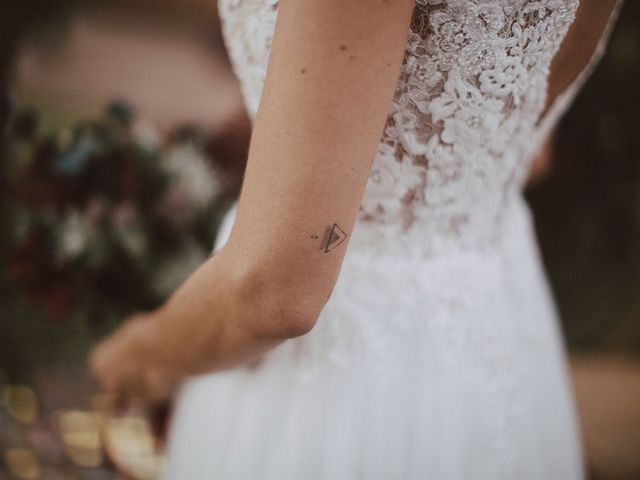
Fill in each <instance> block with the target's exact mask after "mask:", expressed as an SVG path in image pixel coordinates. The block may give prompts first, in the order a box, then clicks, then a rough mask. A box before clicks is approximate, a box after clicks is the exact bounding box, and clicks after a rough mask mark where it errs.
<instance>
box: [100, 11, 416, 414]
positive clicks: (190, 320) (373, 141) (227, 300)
mask: <svg viewBox="0 0 640 480" xmlns="http://www.w3.org/2000/svg"><path fill="white" fill-rule="evenodd" d="M413 6H414V4H413V0H323V1H317V0H281V2H280V4H279V6H278V17H277V21H276V25H275V32H274V37H273V42H272V46H271V54H270V59H269V64H268V69H267V75H266V79H265V84H264V90H263V94H262V97H261V101H260V105H259V109H258V112H257V115H256V119H255V123H254V129H253V133H252V137H251V142H250V148H249V155H248V160H247V168H246V172H245V177H244V181H243V187H242V191H241V194H240V199H239V204H238V211H237V216H236V219H235V223H234V226H233V230H232V232H231V235H230V238H229V240H228V241H227V243H226V244H225V245H224V247H223V248H222V249H221V250H219V251H218V253H216V255H214V256H213V257H211V258H210V259H209V260H207V261H206V262H205V263H204V264H203V265H201V266H200V268H198V269H197V270H196V271H195V272H194V273H193V274H192V275H191V276H190V277H189V278H188V279H187V280H186V281H185V282H184V283H183V284H182V285H181V286H180V287H179V288H178V289H177V290H176V292H175V293H174V294H173V295H172V296H171V297H170V298H169V299H168V300H167V302H166V303H165V304H164V305H163V306H162V307H160V308H159V309H158V310H156V311H153V312H149V313H146V314H140V315H136V316H134V317H132V318H131V319H129V320H128V321H127V322H125V324H124V325H123V326H122V327H121V328H120V329H119V330H117V331H116V332H115V333H114V334H112V335H111V336H110V337H108V338H107V339H106V340H104V341H103V342H102V343H101V344H99V345H98V346H97V348H96V349H95V350H94V351H93V352H92V354H91V356H90V366H91V370H92V372H93V374H94V376H95V377H96V378H97V379H98V381H99V382H100V384H101V385H102V386H103V388H104V389H105V390H106V391H107V392H111V393H114V394H116V395H120V396H122V395H127V396H135V397H142V398H144V399H146V400H150V401H162V400H163V399H165V398H166V397H167V396H169V395H170V393H171V391H172V390H173V388H174V387H175V385H176V384H177V382H179V381H180V380H181V379H182V378H184V377H185V376H187V375H192V374H196V373H206V372H214V371H219V370H222V369H227V368H232V367H235V366H238V365H241V364H245V363H249V362H253V361H255V360H256V359H257V358H259V357H260V355H261V354H263V353H265V352H267V351H268V350H270V349H272V348H274V347H275V346H277V345H279V344H280V343H282V342H283V341H285V340H287V339H289V338H294V337H297V336H300V335H304V334H306V333H308V332H309V331H310V330H311V329H312V328H313V326H314V325H315V323H316V321H317V319H318V316H319V314H320V312H321V310H322V308H323V306H324V305H325V304H326V302H327V300H328V299H329V297H330V296H331V293H332V291H333V288H334V285H335V283H336V280H337V278H338V274H339V271H340V267H341V265H342V261H343V258H344V254H345V252H346V249H347V246H348V243H349V237H350V233H351V231H352V229H353V226H354V224H355V220H356V216H357V214H358V211H359V206H360V202H361V199H362V196H363V193H364V189H365V186H366V183H367V179H368V175H369V171H370V169H371V163H372V161H373V158H374V156H375V151H376V148H377V145H378V142H379V140H380V138H381V135H382V129H383V127H384V123H385V119H386V114H387V112H388V108H389V106H390V104H391V100H392V98H393V92H394V90H395V85H396V82H397V79H398V76H399V73H400V67H401V63H402V58H403V54H404V48H405V43H406V37H407V34H408V29H409V23H410V19H411V12H412V9H413ZM332 230H333V231H334V233H335V234H336V235H334V238H333V240H332V239H331V231H332Z"/></svg>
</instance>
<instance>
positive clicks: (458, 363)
mask: <svg viewBox="0 0 640 480" xmlns="http://www.w3.org/2000/svg"><path fill="white" fill-rule="evenodd" d="M233 216H234V211H233V210H232V211H231V212H230V213H229V214H228V215H227V217H226V219H225V221H224V223H223V226H222V229H221V234H220V238H219V240H218V242H217V246H218V247H219V246H220V245H221V244H222V243H224V241H226V236H227V235H228V233H229V229H230V226H231V222H232V221H233ZM357 228H358V227H356V230H357ZM356 230H354V237H355V236H356V235H358V233H357V232H356ZM502 237H503V239H504V240H503V241H502V242H501V243H500V247H499V248H496V249H494V250H492V251H487V250H483V251H481V252H480V251H478V252H474V251H466V252H458V253H455V254H451V255H442V256H436V257H430V258H423V259H416V258H414V257H413V256H405V257H403V256H402V255H398V254H393V255H391V254H390V255H389V256H385V255H381V254H380V253H379V252H376V253H375V255H374V254H372V252H370V251H368V250H367V249H366V248H360V246H359V244H360V243H362V242H359V241H358V239H355V238H354V240H355V242H353V243H354V246H353V248H352V247H349V249H348V251H347V254H346V257H345V261H344V264H343V267H342V270H341V273H340V277H339V279H338V283H337V284H336V287H335V289H334V293H333V295H332V297H331V299H330V300H329V302H328V304H327V305H326V307H325V308H324V310H323V311H322V314H321V316H320V318H319V319H318V323H317V324H316V326H315V327H314V329H313V330H312V331H311V332H310V333H309V334H307V335H305V336H303V337H298V338H295V339H291V340H287V341H286V342H284V343H283V344H281V345H280V346H278V347H277V348H275V349H273V350H272V351H270V352H269V353H267V354H266V355H265V356H264V357H263V359H262V361H261V363H260V364H259V365H258V366H256V367H253V368H250V367H248V366H247V367H239V368H236V369H233V370H228V371H224V372H219V373H215V374H210V375H202V376H197V377H192V378H190V379H188V380H186V381H185V382H184V383H183V385H182V386H181V388H180V390H179V392H178V395H177V399H176V406H175V410H174V415H173V418H172V420H171V424H170V428H169V439H168V444H167V454H168V468H167V471H166V474H165V480H218V479H220V480H294V479H295V480H301V479H304V480H356V479H363V480H414V479H422V480H458V479H460V480H461V479H474V480H489V479H491V480H496V479H509V480H514V479H532V480H533V479H536V480H540V479H545V480H582V479H583V478H584V472H583V460H582V454H581V444H580V440H579V428H578V425H577V423H576V416H575V412H574V402H573V396H572V391H571V388H570V380H569V377H568V370H567V364H566V355H565V350H564V345H563V341H562V336H561V331H560V329H559V325H558V320H557V315H556V312H555V309H554V304H553V301H552V298H551V296H550V293H549V290H548V286H547V283H546V278H545V276H544V272H543V270H542V268H541V263H540V258H539V253H538V250H537V245H536V243H535V239H534V234H533V229H532V224H531V218H530V214H529V211H528V209H527V207H526V205H525V204H524V203H523V201H521V200H518V201H517V202H515V204H514V206H513V208H512V210H511V212H510V214H509V218H508V221H507V222H506V223H505V226H504V235H502ZM363 239H364V238H363ZM364 240H366V239H364Z"/></svg>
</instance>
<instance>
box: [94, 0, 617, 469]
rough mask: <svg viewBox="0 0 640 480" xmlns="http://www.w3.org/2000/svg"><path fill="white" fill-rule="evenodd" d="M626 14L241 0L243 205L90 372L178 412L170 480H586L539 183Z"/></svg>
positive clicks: (590, 5) (225, 0)
mask: <svg viewBox="0 0 640 480" xmlns="http://www.w3.org/2000/svg"><path fill="white" fill-rule="evenodd" d="M278 3H279V4H278ZM618 3H619V2H615V1H614V0H582V1H579V0H375V1H374V0H359V1H355V0H321V1H319V0H280V2H278V0H219V7H220V16H221V20H222V26H223V34H224V39H225V43H226V46H227V49H228V51H229V54H230V57H231V60H232V63H233V68H234V71H235V73H236V75H237V76H238V78H239V81H240V83H241V87H242V91H243V95H244V100H245V104H246V107H247V109H248V112H249V114H250V116H251V118H252V119H253V122H254V123H253V125H254V128H253V133H252V137H251V144H250V149H249V156H248V164H247V169H246V173H245V176H244V180H243V187H242V191H241V195H240V198H239V201H238V203H237V205H236V206H235V207H234V208H233V209H232V210H231V211H230V212H229V213H228V214H227V216H226V218H225V220H224V222H223V225H222V227H221V231H220V236H219V238H218V241H217V243H216V246H215V254H214V255H212V256H211V257H210V258H209V259H208V260H207V261H206V262H205V263H204V264H203V265H202V266H201V267H200V268H198V269H197V270H196V271H195V272H194V273H193V274H192V275H191V276H190V278H188V279H187V280H186V281H185V282H184V283H183V284H182V285H181V286H180V288H179V289H178V290H177V291H176V292H175V293H174V294H173V295H172V296H171V297H170V298H169V299H168V301H167V302H166V303H165V304H164V305H163V306H162V307H161V308H159V309H158V310H156V311H153V312H149V313H145V314H140V315H136V316H134V317H133V318H131V319H130V320H129V321H127V322H126V323H125V324H124V326H123V327H122V328H121V329H120V330H118V331H117V332H116V333H115V334H113V335H112V336H111V337H109V338H108V339H107V340H105V341H104V342H102V344H100V345H99V346H98V348H97V349H96V350H95V351H94V352H93V354H92V356H91V359H90V360H91V367H92V370H93V372H94V374H95V375H96V376H97V377H98V379H99V380H100V381H101V383H102V385H103V386H104V388H105V389H106V390H108V391H111V392H114V393H116V394H118V395H126V396H132V397H140V398H144V399H147V400H148V401H150V402H156V401H162V400H163V399H166V398H168V397H170V396H171V395H174V394H175V399H176V406H175V412H174V415H173V417H172V419H171V424H170V427H169V438H168V445H167V453H168V471H167V473H166V480H199V479H203V480H204V479H223V480H276V479H277V480H286V479H308V480H312V479H326V480H329V479H330V480H355V479H364V480H377V479H380V480H382V479H384V480H405V479H407V480H408V479H429V480H431V479H438V480H445V479H446V480H455V479H492V480H494V479H499V478H501V479H510V480H511V479H546V480H553V479H557V480H569V479H583V478H584V475H585V474H584V467H583V458H582V453H581V445H580V440H579V428H578V426H577V424H576V416H575V412H574V405H573V399H572V394H571V390H570V387H569V378H568V374H567V367H566V363H565V350H564V346H563V343H562V337H561V332H560V329H559V323H558V318H557V316H556V311H555V308H554V304H553V300H552V298H551V295H550V292H549V289H548V285H547V282H546V279H545V276H544V272H543V270H542V266H541V261H540V257H539V253H538V249H537V245H536V243H535V237H534V232H533V227H532V221H531V218H530V213H529V210H528V208H527V206H526V204H525V203H524V200H523V197H522V187H523V183H524V181H525V179H526V176H527V171H528V167H529V165H530V164H531V162H532V160H533V159H534V157H535V155H536V152H537V150H538V149H539V147H540V146H541V145H542V144H543V143H544V141H545V139H546V138H547V137H548V135H549V134H550V132H551V131H552V129H553V127H554V126H555V125H556V123H557V122H558V120H559V118H560V116H561V115H562V113H563V112H564V111H565V110H566V109H567V108H568V106H569V104H570V102H571V100H572V99H573V97H574V96H575V94H576V92H577V91H578V89H579V87H580V86H581V85H582V83H583V82H584V80H585V78H586V76H587V75H588V73H589V72H590V70H591V69H592V67H593V65H594V63H595V62H596V60H597V59H598V57H599V55H600V53H601V52H602V48H603V46H604V43H605V39H606V37H607V34H608V31H609V29H610V26H611V23H612V21H613V18H615V16H616V12H617V7H618V6H619V5H618Z"/></svg>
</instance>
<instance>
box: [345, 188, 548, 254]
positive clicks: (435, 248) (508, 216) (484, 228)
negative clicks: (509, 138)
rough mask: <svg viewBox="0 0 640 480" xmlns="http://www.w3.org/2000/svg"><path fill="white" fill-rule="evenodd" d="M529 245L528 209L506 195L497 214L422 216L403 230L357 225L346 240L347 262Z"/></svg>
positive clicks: (491, 251) (493, 251)
mask: <svg viewBox="0 0 640 480" xmlns="http://www.w3.org/2000/svg"><path fill="white" fill-rule="evenodd" d="M531 243H535V231H534V228H533V219H532V215H531V211H530V209H529V206H528V205H527V203H526V201H525V199H524V198H523V196H522V195H521V194H520V193H517V194H514V195H510V196H509V197H508V199H507V200H506V201H505V202H504V204H503V205H502V206H501V208H500V211H499V212H498V213H489V212H486V213H485V212H482V211H480V212H477V211H476V212H474V214H473V215H469V216H467V217H466V218H464V221H461V222H457V221H456V219H455V218H441V217H438V215H437V212H436V214H435V215H428V216H426V217H425V218H417V219H416V220H415V221H414V222H413V223H412V225H411V226H410V227H409V228H407V229H403V228H401V227H400V226H399V225H389V224H379V223H375V222H368V221H358V222H357V223H356V225H355V227H354V230H353V232H352V236H351V238H350V239H349V246H348V251H347V257H349V256H359V257H362V256H364V257H369V256H370V257H375V258H376V259H378V258H381V257H384V258H388V259H393V260H397V261H399V262H402V261H403V260H405V261H420V260H425V261H427V260H429V261H433V262H439V261H446V259H451V258H458V259H460V258H462V257H482V258H487V259H488V258H490V257H491V256H494V255H499V254H500V252H502V251H504V250H505V249H507V250H509V249H511V248H512V247H515V248H517V244H520V247H524V246H525V245H524V244H531Z"/></svg>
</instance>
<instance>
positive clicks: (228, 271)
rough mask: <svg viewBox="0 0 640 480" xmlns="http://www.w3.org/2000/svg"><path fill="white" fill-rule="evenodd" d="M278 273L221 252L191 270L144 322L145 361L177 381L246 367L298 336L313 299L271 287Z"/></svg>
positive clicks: (315, 307) (280, 285)
mask: <svg viewBox="0 0 640 480" xmlns="http://www.w3.org/2000/svg"><path fill="white" fill-rule="evenodd" d="M278 272H279V267H277V266H276V265H271V264H270V263H268V262H263V263H262V264H261V265H257V263H256V262H255V261H254V259H253V257H252V256H251V255H247V254H245V253H244V252H238V251H236V250H233V249H232V248H231V246H229V248H223V249H221V250H220V251H219V252H217V253H216V255H215V256H213V257H211V258H210V259H209V260H208V261H207V262H205V263H204V264H203V265H202V266H201V267H200V268H199V269H198V270H196V271H195V272H194V273H193V274H192V275H191V276H190V277H189V278H188V279H187V280H186V281H185V282H184V283H183V284H182V285H181V286H180V288H179V289H178V290H176V291H175V293H174V294H173V295H172V296H171V297H170V299H169V300H168V301H167V302H166V304H165V305H164V306H163V307H162V308H161V309H160V310H159V311H158V315H157V316H156V317H155V318H154V321H153V322H150V323H149V325H148V328H147V335H145V337H144V338H143V339H141V340H142V341H143V342H144V345H143V346H142V351H143V358H144V362H145V363H147V364H148V365H149V367H150V368H154V369H161V370H164V371H165V372H167V373H170V374H173V375H175V376H177V377H183V376H186V375H192V374H199V373H207V372H213V371H218V370H222V369H227V368H232V367H234V366H237V365H240V364H243V363H246V362H248V361H250V360H252V359H254V358H256V357H259V356H260V355H261V354H263V353H265V352H267V351H268V350H270V349H272V348H274V347H275V346H277V345H279V344H280V343H282V342H283V341H285V340H286V339H288V338H292V337H295V336H299V335H303V334H304V333H306V332H307V331H308V330H309V329H310V328H311V326H312V325H313V323H314V321H315V318H314V317H317V315H318V314H319V311H320V309H321V305H322V300H321V299H320V298H317V299H316V298H314V299H311V298H310V297H306V296H305V294H304V293H303V290H302V289H300V290H297V289H296V288H295V287H294V286H293V285H287V284H286V283H285V282H282V281H278V277H280V276H282V274H281V273H278Z"/></svg>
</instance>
